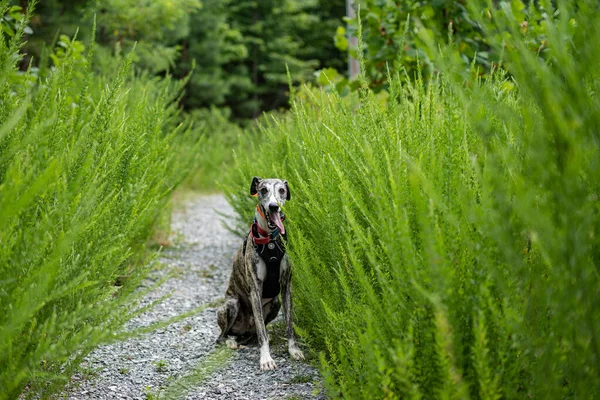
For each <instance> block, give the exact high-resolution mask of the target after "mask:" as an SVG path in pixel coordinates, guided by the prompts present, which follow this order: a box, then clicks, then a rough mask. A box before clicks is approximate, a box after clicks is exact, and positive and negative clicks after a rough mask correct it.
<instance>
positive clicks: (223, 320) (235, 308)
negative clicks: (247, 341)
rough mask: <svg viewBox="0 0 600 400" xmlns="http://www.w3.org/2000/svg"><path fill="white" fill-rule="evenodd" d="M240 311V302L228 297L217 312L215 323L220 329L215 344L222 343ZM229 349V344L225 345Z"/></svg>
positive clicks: (235, 298)
mask: <svg viewBox="0 0 600 400" xmlns="http://www.w3.org/2000/svg"><path fill="white" fill-rule="evenodd" d="M239 311H240V300H239V299H238V298H237V297H232V296H230V297H228V298H227V300H226V301H225V303H224V304H223V305H222V306H221V307H219V309H218V310H217V322H218V324H219V327H220V328H221V334H220V335H219V337H218V338H217V343H222V342H223V340H225V337H226V336H227V334H228V333H229V331H230V330H231V327H232V326H233V323H234V322H235V319H236V318H237V316H238V313H239ZM227 345H228V346H229V347H231V346H230V344H229V343H227Z"/></svg>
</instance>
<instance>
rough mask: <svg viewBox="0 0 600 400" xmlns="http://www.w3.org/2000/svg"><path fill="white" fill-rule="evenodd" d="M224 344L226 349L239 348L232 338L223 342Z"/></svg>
mask: <svg viewBox="0 0 600 400" xmlns="http://www.w3.org/2000/svg"><path fill="white" fill-rule="evenodd" d="M225 344H226V345H227V347H229V348H230V349H232V350H235V349H237V348H239V346H238V344H237V341H236V340H235V339H232V338H227V340H226V341H225Z"/></svg>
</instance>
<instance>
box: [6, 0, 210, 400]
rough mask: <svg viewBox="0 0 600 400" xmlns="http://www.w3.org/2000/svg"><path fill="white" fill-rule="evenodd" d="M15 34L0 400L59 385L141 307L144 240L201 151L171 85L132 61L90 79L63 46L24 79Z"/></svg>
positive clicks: (80, 53) (88, 58)
mask: <svg viewBox="0 0 600 400" xmlns="http://www.w3.org/2000/svg"><path fill="white" fill-rule="evenodd" d="M7 4H8V3H7V2H6V1H2V2H0V13H3V12H4V9H5V8H6V7H7ZM23 25H25V24H23ZM21 33H22V32H18V33H17V34H16V35H15V37H14V38H12V39H10V40H9V39H6V37H5V36H4V35H0V283H1V284H0V387H1V388H2V390H0V399H4V398H16V397H17V396H18V394H19V393H20V392H21V390H22V388H23V387H24V386H25V385H26V384H27V385H28V393H29V394H37V395H41V396H47V395H49V394H51V393H53V392H55V391H56V390H58V389H60V387H62V386H63V385H64V384H66V383H68V380H69V377H70V374H71V373H72V372H73V371H74V369H75V368H76V367H77V365H78V364H79V362H80V361H81V360H82V358H83V357H84V356H85V355H86V354H88V353H89V351H90V350H91V349H93V348H94V347H95V346H96V345H98V344H100V343H105V342H107V341H111V340H115V338H116V336H115V333H116V332H118V331H119V329H120V328H121V327H122V326H123V323H124V322H126V321H127V320H129V319H130V318H132V317H133V316H135V315H136V314H137V313H138V312H141V311H143V309H139V307H138V305H137V302H136V299H137V298H139V296H142V295H144V291H141V292H137V293H134V292H133V289H135V288H136V287H137V284H138V282H139V281H140V279H141V278H142V277H143V276H144V274H145V272H146V271H147V269H148V268H147V267H144V266H146V265H147V266H149V265H151V263H149V262H148V261H150V258H151V254H152V253H151V252H148V251H147V250H146V248H145V247H146V243H147V242H148V239H149V237H150V236H151V235H152V232H153V226H154V225H155V223H156V222H157V220H158V216H159V214H160V212H161V210H162V209H163V208H164V207H165V205H166V204H167V201H168V199H169V195H170V193H171V192H172V191H173V189H174V188H175V187H176V186H177V185H178V184H179V183H180V182H181V181H182V180H183V179H184V178H185V176H186V173H187V171H188V170H189V169H190V167H191V166H192V165H193V163H194V162H195V160H196V158H197V154H198V151H197V149H198V135H197V134H196V133H194V132H192V131H191V130H190V127H189V124H187V123H185V122H184V123H182V122H181V120H182V118H181V116H180V115H179V111H178V109H177V108H176V105H177V101H176V99H177V97H178V96H179V93H180V89H181V85H180V84H175V83H174V82H171V81H170V80H169V79H168V78H165V79H157V78H152V77H150V76H147V75H145V74H135V73H134V72H133V71H132V68H131V61H132V55H129V56H127V57H125V58H121V59H115V60H112V63H113V64H114V65H116V66H117V68H115V69H114V70H110V71H104V72H102V73H100V72H97V71H95V70H94V66H93V65H92V60H93V59H94V55H93V45H92V46H88V48H87V49H86V48H85V46H84V44H83V43H81V42H78V41H76V40H74V39H69V38H63V37H61V39H60V41H59V42H58V43H57V49H60V50H56V51H55V52H51V50H52V49H50V51H46V55H45V57H44V58H43V59H42V60H40V62H39V64H40V68H39V69H33V68H32V69H30V70H28V71H25V72H23V71H19V70H18V69H17V68H16V65H17V63H18V62H19V60H20V55H19V47H20V45H21V39H20V36H21ZM50 52H51V54H50V55H52V57H51V58H52V60H53V61H52V63H50V62H49V61H48V55H49V54H48V53H50ZM51 65H52V66H51ZM121 277H126V279H125V280H123V279H120V278H121ZM117 281H118V284H119V285H121V284H122V286H118V287H116V286H114V285H115V284H116V283H117ZM121 336H122V335H119V337H121Z"/></svg>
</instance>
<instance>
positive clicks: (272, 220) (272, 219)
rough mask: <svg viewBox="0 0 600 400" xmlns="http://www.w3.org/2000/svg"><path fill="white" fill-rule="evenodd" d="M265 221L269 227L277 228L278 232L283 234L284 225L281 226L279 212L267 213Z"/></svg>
mask: <svg viewBox="0 0 600 400" xmlns="http://www.w3.org/2000/svg"><path fill="white" fill-rule="evenodd" d="M267 223H268V225H269V229H275V228H279V232H280V233H281V234H282V235H283V234H285V227H284V226H283V221H282V220H281V212H279V211H277V212H273V213H269V214H268V215H267Z"/></svg>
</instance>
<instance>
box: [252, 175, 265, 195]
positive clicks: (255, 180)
mask: <svg viewBox="0 0 600 400" xmlns="http://www.w3.org/2000/svg"><path fill="white" fill-rule="evenodd" d="M261 180H262V179H260V178H259V177H258V176H255V177H254V178H252V184H251V185H250V195H252V196H256V194H257V193H258V184H259V183H260V181H261Z"/></svg>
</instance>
